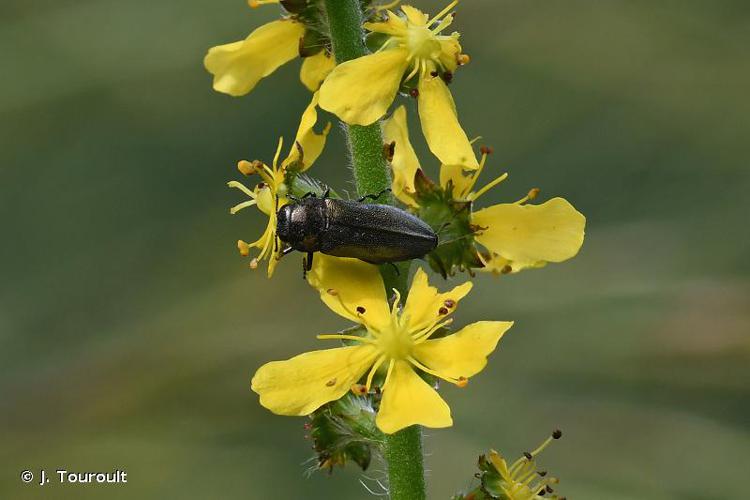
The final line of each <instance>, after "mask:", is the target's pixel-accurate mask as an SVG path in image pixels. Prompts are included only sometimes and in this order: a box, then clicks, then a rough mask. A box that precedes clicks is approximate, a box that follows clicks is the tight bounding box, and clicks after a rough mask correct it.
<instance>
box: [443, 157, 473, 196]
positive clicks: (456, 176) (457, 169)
mask: <svg viewBox="0 0 750 500" xmlns="http://www.w3.org/2000/svg"><path fill="white" fill-rule="evenodd" d="M449 181H450V182H451V183H452V184H453V197H454V198H456V199H463V198H465V197H466V195H468V194H469V192H470V191H471V188H472V187H473V186H474V182H475V179H473V178H472V177H471V176H469V175H465V174H464V168H463V167H462V166H461V165H440V186H442V187H443V188H447V187H448V182H449Z"/></svg>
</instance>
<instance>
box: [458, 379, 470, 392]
mask: <svg viewBox="0 0 750 500" xmlns="http://www.w3.org/2000/svg"><path fill="white" fill-rule="evenodd" d="M467 385H469V379H468V378H466V377H458V380H457V381H456V387H460V388H462V389H463V388H464V387H466V386H467Z"/></svg>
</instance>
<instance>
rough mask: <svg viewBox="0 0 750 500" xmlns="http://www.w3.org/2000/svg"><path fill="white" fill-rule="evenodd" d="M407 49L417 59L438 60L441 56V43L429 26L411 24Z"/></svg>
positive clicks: (408, 31) (407, 34) (407, 36)
mask: <svg viewBox="0 0 750 500" xmlns="http://www.w3.org/2000/svg"><path fill="white" fill-rule="evenodd" d="M406 47H407V48H408V49H409V55H411V56H412V57H413V58H415V59H437V58H438V56H439V55H440V41H439V40H438V39H437V38H436V37H435V35H434V33H433V32H432V31H430V30H429V28H427V26H417V25H414V24H411V23H410V24H409V28H408V30H407V32H406Z"/></svg>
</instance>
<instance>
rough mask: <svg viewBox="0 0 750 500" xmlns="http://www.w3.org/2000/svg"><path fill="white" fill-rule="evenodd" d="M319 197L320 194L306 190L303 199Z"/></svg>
mask: <svg viewBox="0 0 750 500" xmlns="http://www.w3.org/2000/svg"><path fill="white" fill-rule="evenodd" d="M317 197H318V196H317V195H316V194H315V193H313V192H312V191H308V192H306V193H305V194H303V195H302V199H303V200H304V199H305V198H317Z"/></svg>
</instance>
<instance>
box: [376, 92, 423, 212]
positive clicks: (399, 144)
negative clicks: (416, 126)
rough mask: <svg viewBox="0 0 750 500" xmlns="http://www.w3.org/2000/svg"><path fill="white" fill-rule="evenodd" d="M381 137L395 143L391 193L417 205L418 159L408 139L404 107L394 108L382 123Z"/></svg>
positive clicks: (405, 201) (407, 202) (388, 142)
mask: <svg viewBox="0 0 750 500" xmlns="http://www.w3.org/2000/svg"><path fill="white" fill-rule="evenodd" d="M383 139H384V140H385V142H386V144H390V143H391V142H395V143H396V148H395V149H394V152H393V160H392V161H391V167H392V169H393V194H394V195H395V196H396V197H397V198H398V199H399V200H401V201H402V202H404V203H405V204H407V205H411V206H414V207H416V206H418V204H417V202H416V201H414V198H413V197H412V193H414V175H415V174H416V173H417V170H419V168H420V167H419V159H417V154H416V153H415V152H414V148H413V147H412V145H411V142H410V141H409V128H408V126H407V125H406V108H405V107H404V106H403V105H402V106H399V107H398V108H396V111H394V112H393V115H391V117H390V118H389V119H388V120H386V121H385V123H384V124H383Z"/></svg>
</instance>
